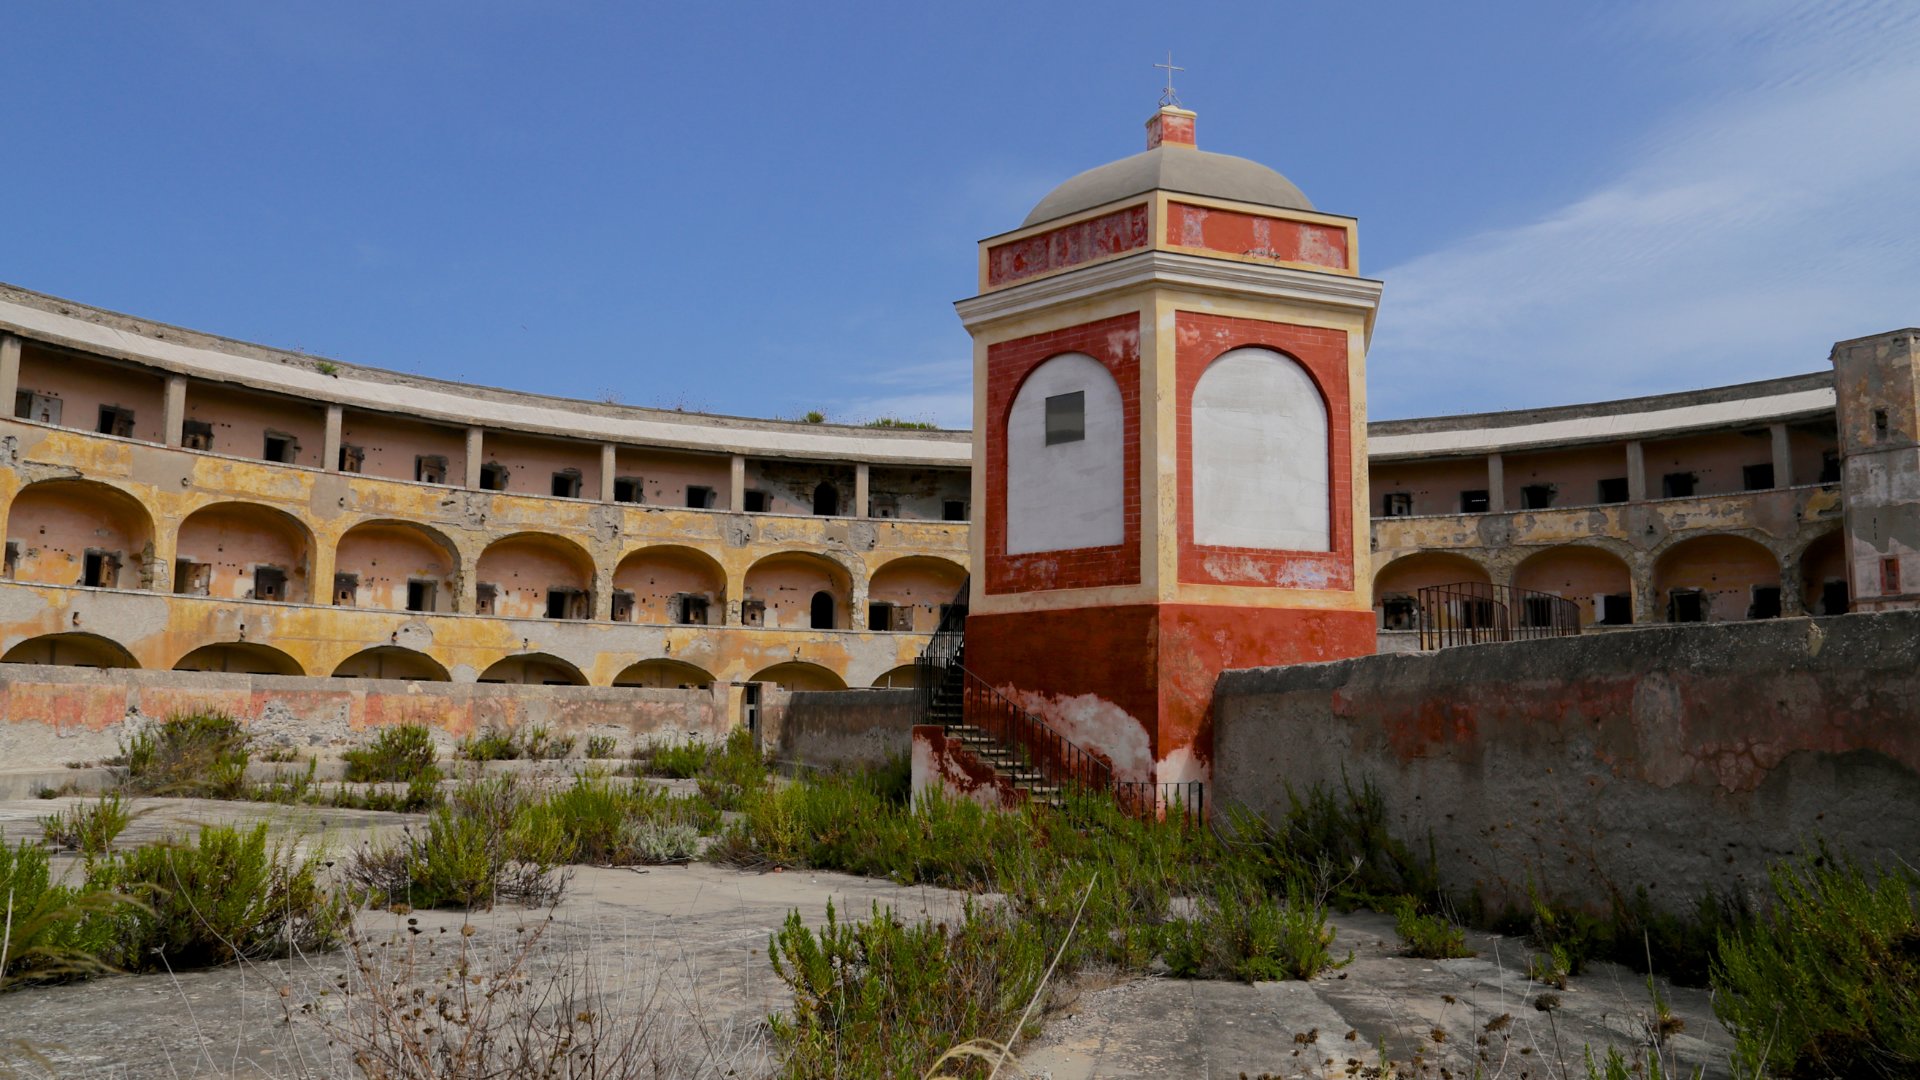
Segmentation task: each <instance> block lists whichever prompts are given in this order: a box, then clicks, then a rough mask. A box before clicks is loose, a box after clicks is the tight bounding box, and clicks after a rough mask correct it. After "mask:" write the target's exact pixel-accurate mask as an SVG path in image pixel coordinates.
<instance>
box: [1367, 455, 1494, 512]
mask: <svg viewBox="0 0 1920 1080" xmlns="http://www.w3.org/2000/svg"><path fill="white" fill-rule="evenodd" d="M1372 472H1373V479H1372V486H1373V496H1374V508H1373V517H1374V520H1375V521H1378V520H1380V519H1381V518H1382V517H1383V516H1385V510H1384V507H1385V506H1386V503H1385V502H1384V501H1383V500H1384V499H1385V498H1386V496H1387V495H1389V494H1393V493H1404V494H1407V495H1411V496H1413V512H1414V513H1415V514H1458V513H1459V512H1460V493H1461V492H1462V491H1485V490H1487V459H1486V458H1483V457H1475V458H1448V459H1442V460H1438V461H1380V462H1374V463H1373V470H1372Z"/></svg>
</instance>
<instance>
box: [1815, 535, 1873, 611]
mask: <svg viewBox="0 0 1920 1080" xmlns="http://www.w3.org/2000/svg"><path fill="white" fill-rule="evenodd" d="M1845 580H1847V544H1846V534H1845V533H1842V532H1839V531H1837V530H1836V531H1834V532H1831V533H1828V534H1827V535H1825V536H1823V537H1821V538H1820V539H1818V540H1815V541H1814V542H1813V543H1811V544H1809V545H1807V550H1806V551H1805V552H1804V553H1802V554H1801V556H1800V599H1801V602H1802V603H1804V604H1805V605H1806V608H1807V610H1808V611H1813V610H1814V608H1815V606H1816V605H1818V604H1819V602H1820V589H1821V587H1822V586H1824V585H1825V584H1826V583H1827V582H1829V581H1845ZM1876 584H1877V582H1876ZM1823 614H1836V613H1835V612H1824V613H1823Z"/></svg>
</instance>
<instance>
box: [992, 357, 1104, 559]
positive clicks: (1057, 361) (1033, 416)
mask: <svg viewBox="0 0 1920 1080" xmlns="http://www.w3.org/2000/svg"><path fill="white" fill-rule="evenodd" d="M1068 394H1078V395H1080V399H1079V401H1080V406H1081V410H1080V411H1081V420H1082V427H1081V437H1079V438H1077V439H1071V440H1068V441H1064V442H1056V443H1053V444H1051V445H1049V444H1048V442H1047V400H1048V399H1049V398H1054V397H1059V396H1062V395H1068ZM1125 435H1126V416H1125V414H1124V411H1123V407H1122V404H1121V397H1120V387H1119V386H1118V385H1117V384H1116V383H1115V382H1114V379H1113V375H1112V373H1110V372H1109V371H1108V370H1107V369H1106V368H1105V367H1104V366H1102V365H1101V363H1100V362H1099V361H1098V360H1095V359H1094V358H1092V357H1090V356H1085V355H1083V354H1080V353H1062V354H1061V355H1059V356H1055V357H1053V358H1051V359H1049V360H1047V361H1046V362H1045V363H1043V364H1041V365H1040V366H1038V367H1036V368H1035V369H1034V370H1033V372H1032V373H1031V374H1029V375H1028V376H1027V377H1026V380H1025V381H1024V382H1022V383H1021V384H1020V392H1019V393H1018V394H1016V395H1015V396H1014V399H1013V406H1012V408H1011V409H1010V410H1009V411H1008V414H1007V420H1006V446H1007V449H1006V454H1007V467H1006V468H1007V496H1006V498H1007V510H1006V522H1007V539H1006V553H1007V554H1009V555H1027V554H1033V553H1036V552H1046V551H1066V550H1069V549H1073V548H1093V547H1104V546H1109V545H1113V544H1118V543H1119V542H1120V540H1121V538H1122V535H1123V533H1124V529H1125V517H1124V511H1125V493H1124V490H1123V488H1122V483H1123V481H1124V479H1125V468H1126V462H1127V452H1126V439H1125Z"/></svg>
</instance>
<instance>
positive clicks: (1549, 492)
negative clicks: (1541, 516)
mask: <svg viewBox="0 0 1920 1080" xmlns="http://www.w3.org/2000/svg"><path fill="white" fill-rule="evenodd" d="M1559 493H1560V489H1559V488H1556V487H1554V486H1553V485H1552V484H1526V485H1523V486H1522V487H1521V488H1520V509H1522V510H1545V509H1546V508H1547V507H1549V506H1552V505H1553V497H1554V496H1555V495H1558V494H1559Z"/></svg>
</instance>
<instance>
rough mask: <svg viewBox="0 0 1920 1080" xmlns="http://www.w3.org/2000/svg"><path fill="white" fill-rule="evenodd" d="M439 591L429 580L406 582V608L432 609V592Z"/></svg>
mask: <svg viewBox="0 0 1920 1080" xmlns="http://www.w3.org/2000/svg"><path fill="white" fill-rule="evenodd" d="M439 591H440V590H439V589H438V588H437V587H436V586H435V583H434V582H431V581H409V582H407V610H408V611H432V610H433V601H434V594H435V593H437V592H439Z"/></svg>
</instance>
